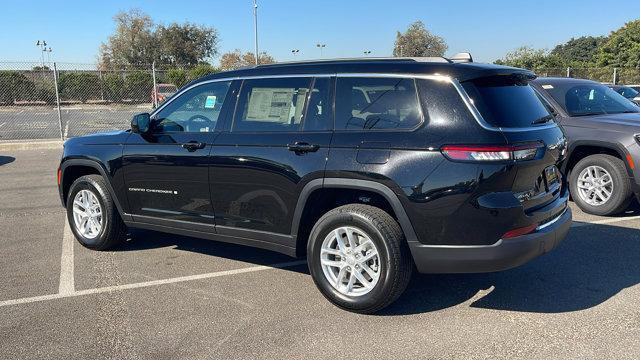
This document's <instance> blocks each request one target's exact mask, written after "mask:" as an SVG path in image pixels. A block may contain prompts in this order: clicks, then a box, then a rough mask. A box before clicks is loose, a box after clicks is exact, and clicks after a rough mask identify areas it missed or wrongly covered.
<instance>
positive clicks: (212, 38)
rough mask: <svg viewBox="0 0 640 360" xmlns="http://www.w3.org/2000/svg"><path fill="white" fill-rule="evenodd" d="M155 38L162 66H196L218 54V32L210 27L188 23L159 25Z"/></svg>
mask: <svg viewBox="0 0 640 360" xmlns="http://www.w3.org/2000/svg"><path fill="white" fill-rule="evenodd" d="M156 36H157V38H158V42H159V44H160V56H159V58H160V61H161V63H163V64H172V65H196V64H198V63H199V62H200V61H202V60H204V59H207V58H211V57H213V56H216V55H217V54H218V32H217V31H216V29H214V28H212V27H206V26H200V25H196V24H192V23H188V22H187V23H185V24H177V23H173V24H171V25H169V26H166V27H165V26H163V25H160V26H159V27H158V29H157V30H156Z"/></svg>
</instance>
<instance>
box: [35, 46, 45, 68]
mask: <svg viewBox="0 0 640 360" xmlns="http://www.w3.org/2000/svg"><path fill="white" fill-rule="evenodd" d="M36 46H37V47H39V48H40V66H41V67H42V69H41V70H42V73H43V74H44V52H45V51H46V49H47V42H46V41H44V40H38V41H37V42H36Z"/></svg>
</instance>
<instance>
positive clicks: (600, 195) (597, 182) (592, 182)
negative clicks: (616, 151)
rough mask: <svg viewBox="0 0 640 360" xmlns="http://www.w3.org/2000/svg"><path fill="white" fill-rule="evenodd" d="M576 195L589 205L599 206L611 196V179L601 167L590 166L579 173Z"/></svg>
mask: <svg viewBox="0 0 640 360" xmlns="http://www.w3.org/2000/svg"><path fill="white" fill-rule="evenodd" d="M576 185H577V188H578V195H579V196H580V198H581V199H582V200H583V201H584V202H586V203H587V204H589V205H592V206H600V205H602V204H604V203H606V202H607V201H609V199H611V195H612V194H613V179H612V178H611V174H609V172H608V171H607V170H605V169H604V168H603V167H600V166H597V165H592V166H588V167H586V168H585V169H584V170H582V171H581V172H580V175H578V179H577V184H576Z"/></svg>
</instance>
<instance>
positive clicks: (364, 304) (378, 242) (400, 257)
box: [307, 204, 413, 314]
mask: <svg viewBox="0 0 640 360" xmlns="http://www.w3.org/2000/svg"><path fill="white" fill-rule="evenodd" d="M338 229H350V230H353V231H354V232H355V233H357V234H356V236H355V238H357V240H358V241H359V243H358V244H362V243H364V242H367V241H366V239H367V238H368V239H369V240H371V242H372V243H373V245H375V249H376V250H377V253H378V255H377V261H375V260H374V259H372V260H367V261H369V262H370V263H364V262H363V263H361V264H360V265H359V264H358V263H356V264H355V265H354V264H353V263H347V261H357V260H355V258H357V257H359V258H360V259H361V260H363V259H365V258H367V257H368V256H370V255H371V253H372V250H371V249H369V250H365V252H364V253H362V251H356V252H354V251H352V250H350V252H349V255H347V257H345V258H342V256H335V255H332V254H331V255H325V256H327V257H332V259H333V260H329V259H325V260H329V261H332V262H333V263H340V264H343V265H344V268H349V269H351V270H353V272H352V273H349V272H345V274H344V275H345V276H346V277H347V278H348V280H349V281H348V282H347V283H348V284H346V285H344V284H343V286H342V287H343V289H344V288H347V287H348V285H349V284H351V279H352V278H354V279H356V275H355V272H356V270H355V269H360V270H359V271H358V273H359V274H360V276H361V277H362V276H364V279H365V280H372V283H373V285H371V287H370V288H366V287H365V286H363V283H362V282H360V283H356V284H353V290H352V293H353V294H351V293H349V292H341V291H339V290H338V288H337V287H336V286H335V285H333V284H332V283H331V280H330V278H329V277H330V276H331V275H327V273H328V271H332V272H333V273H334V275H335V273H336V272H337V273H338V275H335V277H336V278H337V277H339V275H340V272H341V271H342V269H343V267H331V268H329V267H326V266H325V267H324V268H323V262H322V259H321V258H322V256H323V255H322V254H323V246H324V245H323V244H325V243H327V241H328V240H327V239H334V238H335V239H337V236H336V231H340V230H338ZM341 238H343V239H344V240H345V245H346V246H348V248H347V249H351V248H352V246H350V245H348V243H347V242H348V239H347V235H346V233H345V234H344V237H342V235H341ZM336 241H337V240H336ZM329 243H330V241H329ZM354 244H355V242H354ZM363 246H365V247H371V245H370V244H369V245H363ZM336 248H337V247H336ZM354 249H358V247H356V248H354ZM325 251H326V250H325ZM331 251H335V250H331ZM325 254H326V252H325ZM345 254H346V251H345ZM336 259H340V260H339V261H335V260H336ZM307 261H308V263H309V271H310V273H311V277H312V278H313V281H314V282H315V284H316V286H317V287H318V289H319V290H320V292H321V293H322V294H323V295H324V296H325V297H326V298H327V299H328V300H329V301H331V302H332V303H334V304H335V305H337V306H338V307H340V308H342V309H345V310H348V311H352V312H357V313H362V314H371V313H375V312H377V311H379V310H381V309H383V308H384V307H386V306H388V305H389V304H391V303H392V302H394V301H395V300H397V299H398V297H400V295H401V294H402V293H403V292H404V290H405V289H406V287H407V285H408V283H409V280H410V279H411V274H412V272H413V261H412V258H411V254H410V252H409V247H408V245H407V242H406V241H405V239H404V235H403V233H402V230H401V228H400V225H399V224H398V223H397V222H396V221H395V220H394V219H393V218H392V217H391V216H390V215H389V214H387V213H386V212H385V211H383V210H381V209H379V208H376V207H373V206H369V205H362V204H350V205H345V206H341V207H338V208H335V209H333V210H331V211H329V212H327V213H326V214H324V215H323V216H322V217H321V218H320V219H319V220H318V222H317V223H316V224H315V226H314V227H313V229H312V230H311V234H310V235H309V242H308V244H307ZM347 264H348V265H351V266H347ZM365 267H367V269H366V270H367V271H365V269H364V268H365ZM326 269H331V270H326ZM368 270H377V275H378V276H377V277H376V279H377V280H373V279H374V277H372V276H369V275H368V274H370V273H369V272H368ZM325 271H327V273H325ZM351 274H353V275H351ZM345 280H347V279H346V278H345ZM356 280H357V279H356ZM356 280H354V281H356ZM357 291H360V292H361V293H356V292H357ZM362 292H364V293H362Z"/></svg>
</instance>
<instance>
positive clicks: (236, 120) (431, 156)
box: [58, 58, 571, 313]
mask: <svg viewBox="0 0 640 360" xmlns="http://www.w3.org/2000/svg"><path fill="white" fill-rule="evenodd" d="M534 77H535V76H534V74H533V73H531V72H529V71H526V70H522V69H516V68H509V67H502V66H495V65H483V64H475V63H472V62H469V61H467V62H460V61H459V60H455V61H453V60H450V59H444V58H433V59H405V58H392V59H366V60H364V59H354V60H326V61H318V62H302V63H283V64H274V65H262V66H256V67H253V68H249V69H242V70H236V71H231V72H222V73H218V74H215V75H209V76H206V77H204V78H202V79H199V80H197V81H194V82H192V83H190V84H188V85H187V86H185V87H184V88H183V89H181V90H180V91H179V92H178V93H177V94H176V95H175V96H173V97H172V98H171V99H169V100H168V101H167V102H166V103H164V104H163V105H162V106H160V107H159V108H158V109H157V110H155V111H154V112H153V113H152V114H139V115H136V116H135V117H134V118H133V120H132V123H131V129H130V130H128V131H118V132H113V133H106V134H97V135H91V136H85V137H79V138H73V139H70V140H68V141H67V142H66V144H65V147H64V154H63V157H62V161H61V164H60V170H59V173H58V182H59V190H60V196H61V199H62V202H63V205H64V206H66V208H67V213H68V221H69V223H70V224H71V229H72V230H73V233H74V234H75V236H76V238H77V239H78V241H79V242H80V243H81V244H82V245H84V246H86V247H88V248H91V249H96V250H102V249H107V248H110V247H113V246H114V245H116V244H118V243H120V242H121V241H122V240H123V239H124V238H125V234H126V231H127V227H135V228H143V229H152V230H157V231H164V232H169V233H175V234H183V235H188V236H194V237H199V238H204V239H211V240H217V241H227V242H232V243H237V244H243V245H249V246H254V247H259V248H263V249H269V250H274V251H278V252H281V253H285V254H288V255H291V256H304V255H306V257H307V261H308V264H309V269H310V273H311V276H312V278H313V280H314V282H315V283H316V285H317V286H318V288H319V289H320V291H321V292H322V294H323V295H324V296H325V297H327V298H328V299H329V300H330V301H332V302H333V303H335V304H336V305H338V306H340V307H342V308H344V309H348V310H351V311H355V312H361V313H372V312H375V311H377V310H380V309H382V308H383V307H385V306H387V305H389V304H390V303H392V302H393V301H394V300H396V299H397V298H398V296H400V294H401V293H402V292H403V290H404V289H405V287H406V286H407V284H408V282H409V278H410V276H411V273H412V270H413V268H414V265H415V267H416V268H417V269H418V271H420V272H422V273H458V272H488V271H498V270H503V269H508V268H511V267H515V266H518V265H521V264H523V263H525V262H527V261H529V260H531V259H533V258H535V257H537V256H539V255H541V254H543V253H545V252H547V251H549V250H551V249H553V248H554V247H555V246H556V245H557V244H558V243H559V242H560V241H561V240H562V239H563V238H564V237H565V235H566V233H567V231H568V230H569V227H570V223H571V210H570V209H569V208H568V207H567V199H568V191H567V186H566V185H565V181H564V177H563V176H562V174H561V173H560V172H559V170H558V167H557V165H558V164H559V163H560V162H561V161H562V160H563V156H564V152H565V138H564V135H563V133H562V131H561V129H560V128H559V127H558V126H557V125H556V123H555V122H554V121H553V119H552V117H551V115H550V114H549V112H548V111H547V109H546V108H545V107H544V105H543V104H542V103H541V102H540V100H539V99H538V98H537V97H536V95H535V93H534V91H533V89H532V88H531V87H530V86H529V84H528V83H529V81H530V80H532V79H534Z"/></svg>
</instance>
